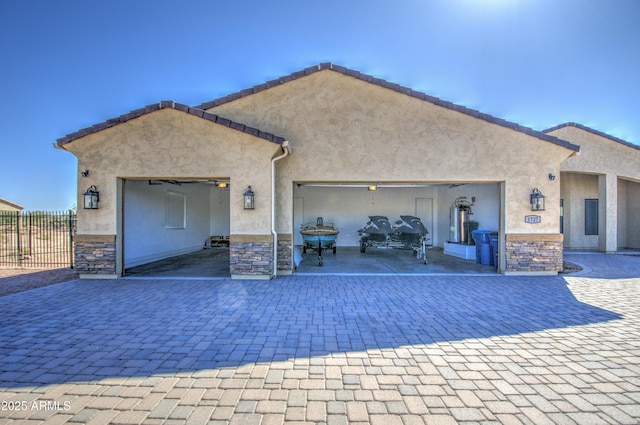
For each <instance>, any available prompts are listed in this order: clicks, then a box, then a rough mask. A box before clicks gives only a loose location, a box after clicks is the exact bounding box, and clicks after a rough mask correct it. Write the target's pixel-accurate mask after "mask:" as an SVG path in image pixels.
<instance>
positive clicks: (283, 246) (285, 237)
mask: <svg viewBox="0 0 640 425" xmlns="http://www.w3.org/2000/svg"><path fill="white" fill-rule="evenodd" d="M291 273H293V235H291V234H287V233H282V234H278V274H283V275H287V274H291Z"/></svg>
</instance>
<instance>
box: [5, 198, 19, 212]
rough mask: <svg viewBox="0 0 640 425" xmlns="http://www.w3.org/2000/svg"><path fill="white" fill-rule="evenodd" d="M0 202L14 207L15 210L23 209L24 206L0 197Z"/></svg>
mask: <svg viewBox="0 0 640 425" xmlns="http://www.w3.org/2000/svg"><path fill="white" fill-rule="evenodd" d="M0 204H4V205H7V206H9V207H11V208H15V209H17V210H23V209H24V207H23V206H22V205H18V204H15V203H13V202H11V201H7V200H6V199H4V198H0Z"/></svg>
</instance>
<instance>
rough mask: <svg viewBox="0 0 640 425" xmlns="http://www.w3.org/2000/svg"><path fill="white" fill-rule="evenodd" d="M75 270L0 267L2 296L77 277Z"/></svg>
mask: <svg viewBox="0 0 640 425" xmlns="http://www.w3.org/2000/svg"><path fill="white" fill-rule="evenodd" d="M77 278H78V275H77V274H76V272H75V270H73V269H70V268H61V269H25V268H22V269H21V268H0V297H2V296H5V295H9V294H15V293H18V292H23V291H28V290H30V289H35V288H40V287H42V286H47V285H53V284H54V283H60V282H66V281H68V280H73V279H77Z"/></svg>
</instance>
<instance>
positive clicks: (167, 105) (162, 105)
mask: <svg viewBox="0 0 640 425" xmlns="http://www.w3.org/2000/svg"><path fill="white" fill-rule="evenodd" d="M160 109H175V110H176V111H182V112H185V113H188V114H191V115H195V116H197V117H200V118H202V119H205V120H207V121H211V122H214V123H216V124H220V125H224V126H225V127H229V128H232V129H234V130H238V131H242V132H243V133H247V134H250V135H252V136H255V137H260V138H262V139H265V140H268V141H270V142H273V143H277V144H282V142H284V140H285V139H284V138H283V137H280V136H275V135H273V134H271V133H266V132H264V131H262V130H259V129H257V128H253V127H249V126H246V125H244V124H241V123H239V122H235V121H231V120H229V119H226V118H223V117H221V116H218V115H215V114H212V113H209V112H205V111H204V110H202V109H199V108H197V107H190V106H188V105H184V104H182V103H177V102H174V101H172V100H163V101H162V102H159V103H153V104H151V105H147V106H145V107H143V108H140V109H136V110H134V111H131V112H129V113H127V114H124V115H120V116H119V117H116V118H111V119H108V120H106V121H104V122H102V123H100V124H95V125H92V126H91V127H87V128H83V129H82V130H78V131H76V132H75V133H71V134H67V135H66V136H64V137H61V138H60V139H58V140H57V141H56V145H57V146H58V147H62V146H63V145H64V144H66V143H69V142H72V141H74V140H76V139H79V138H81V137H84V136H88V135H89V134H93V133H97V132H98V131H101V130H104V129H106V128H109V127H113V126H116V125H118V124H122V123H124V122H127V121H130V120H132V119H134V118H138V117H141V116H143V115H146V114H149V113H151V112H154V111H158V110H160Z"/></svg>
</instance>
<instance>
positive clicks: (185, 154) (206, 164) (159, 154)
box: [64, 109, 281, 235]
mask: <svg viewBox="0 0 640 425" xmlns="http://www.w3.org/2000/svg"><path fill="white" fill-rule="evenodd" d="M64 148H65V149H67V150H69V151H71V152H72V153H73V154H75V155H76V156H77V157H78V170H79V171H78V205H80V206H82V205H83V200H82V194H83V193H84V192H85V191H86V189H87V188H88V187H89V186H90V185H95V186H97V188H98V190H99V191H100V209H98V210H83V209H82V208H79V209H78V234H91V235H116V234H118V233H119V229H118V228H117V227H118V224H117V223H118V220H119V218H118V217H119V211H120V209H121V207H122V206H121V205H120V202H121V193H120V192H121V189H120V185H119V183H118V180H119V179H121V178H125V179H143V180H146V179H160V178H162V179H176V180H178V179H190V178H218V179H221V178H229V179H230V180H231V189H230V190H231V192H230V215H231V217H232V219H231V223H230V233H231V234H258V235H259V234H269V233H270V227H271V201H270V199H271V158H272V156H273V155H274V154H275V153H276V152H278V151H280V149H281V148H280V146H279V145H277V144H275V143H271V142H269V141H266V140H264V139H261V138H257V137H254V136H251V135H249V134H246V133H243V132H240V131H237V130H233V129H231V128H228V127H225V126H222V125H219V124H215V123H212V122H210V121H207V120H204V119H202V118H199V117H196V116H193V115H190V114H187V113H184V112H180V111H176V110H173V109H162V110H158V111H155V112H152V113H149V114H147V115H144V116H141V117H139V118H136V119H133V120H130V121H127V122H126V123H123V124H120V125H117V126H115V127H111V128H109V129H106V130H103V131H100V132H98V133H94V134H92V135H89V136H86V137H83V138H81V139H78V140H75V141H73V142H70V143H67V144H65V145H64ZM80 170H89V171H90V174H89V176H88V177H87V178H84V177H81V176H80ZM248 185H251V187H252V189H253V191H254V192H255V194H256V198H255V199H256V201H255V203H256V208H255V210H243V207H242V201H243V197H242V194H243V192H244V191H245V189H246V187H247V186H248Z"/></svg>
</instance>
